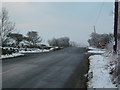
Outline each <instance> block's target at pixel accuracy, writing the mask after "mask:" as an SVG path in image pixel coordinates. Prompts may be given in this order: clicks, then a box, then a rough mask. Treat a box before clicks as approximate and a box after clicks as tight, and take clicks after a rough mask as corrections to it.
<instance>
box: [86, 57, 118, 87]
mask: <svg viewBox="0 0 120 90" xmlns="http://www.w3.org/2000/svg"><path fill="white" fill-rule="evenodd" d="M89 60H90V69H89V72H88V73H89V74H88V75H89V82H88V88H116V86H115V85H114V84H113V83H112V81H111V75H110V74H109V71H110V70H109V69H108V67H107V66H106V65H107V64H108V62H109V60H108V59H107V58H106V57H105V56H103V55H93V56H90V57H89ZM91 73H92V75H90V74H91Z"/></svg>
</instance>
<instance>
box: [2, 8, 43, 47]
mask: <svg viewBox="0 0 120 90" xmlns="http://www.w3.org/2000/svg"><path fill="white" fill-rule="evenodd" d="M0 20H1V24H0V39H1V40H0V41H1V42H0V43H1V45H2V46H7V44H8V43H9V42H10V40H11V39H13V40H14V41H15V43H13V44H16V45H19V44H20V42H21V41H27V42H28V43H29V44H30V45H32V46H35V45H37V44H38V43H40V42H42V38H41V37H40V36H39V35H38V32H36V31H29V32H28V33H27V36H26V37H25V36H24V35H22V34H19V33H12V32H13V31H14V30H15V23H13V22H11V21H10V20H9V15H8V11H7V9H6V8H2V12H1V13H0Z"/></svg>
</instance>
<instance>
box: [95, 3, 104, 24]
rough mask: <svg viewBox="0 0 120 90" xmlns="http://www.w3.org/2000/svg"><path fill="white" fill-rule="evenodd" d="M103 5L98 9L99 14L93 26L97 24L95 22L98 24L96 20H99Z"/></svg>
mask: <svg viewBox="0 0 120 90" xmlns="http://www.w3.org/2000/svg"><path fill="white" fill-rule="evenodd" d="M103 5H104V2H103V3H102V5H101V7H100V9H99V13H98V16H97V18H96V21H95V25H96V24H97V22H98V20H99V18H100V15H101V12H102V9H103Z"/></svg>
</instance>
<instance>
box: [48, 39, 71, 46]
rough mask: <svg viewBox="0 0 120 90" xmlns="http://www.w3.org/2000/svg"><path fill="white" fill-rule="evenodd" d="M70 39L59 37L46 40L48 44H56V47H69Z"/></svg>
mask: <svg viewBox="0 0 120 90" xmlns="http://www.w3.org/2000/svg"><path fill="white" fill-rule="evenodd" d="M69 41H70V39H69V38H68V37H61V38H58V39H56V38H53V39H52V40H48V43H49V45H50V46H58V47H69V46H70V42H69Z"/></svg>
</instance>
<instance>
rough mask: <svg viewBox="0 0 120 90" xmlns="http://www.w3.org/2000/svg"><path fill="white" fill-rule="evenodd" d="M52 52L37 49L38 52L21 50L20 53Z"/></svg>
mask: <svg viewBox="0 0 120 90" xmlns="http://www.w3.org/2000/svg"><path fill="white" fill-rule="evenodd" d="M49 51H50V50H46V49H44V50H41V49H37V50H28V51H25V50H21V51H19V52H20V53H39V52H49Z"/></svg>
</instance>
